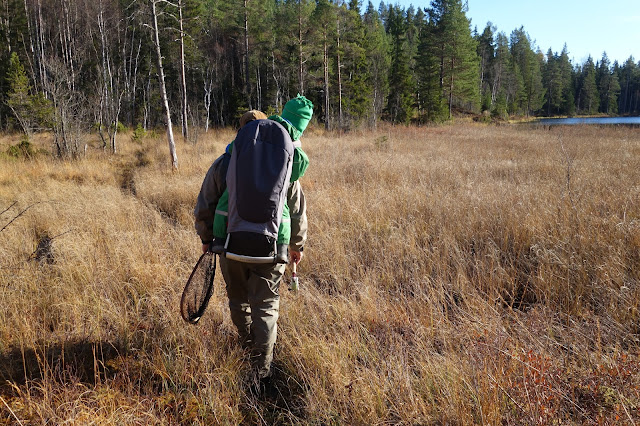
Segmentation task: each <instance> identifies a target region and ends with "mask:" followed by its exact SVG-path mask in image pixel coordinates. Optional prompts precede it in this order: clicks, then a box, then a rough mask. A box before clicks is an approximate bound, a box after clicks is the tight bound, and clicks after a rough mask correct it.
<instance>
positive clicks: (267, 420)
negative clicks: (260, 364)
mask: <svg viewBox="0 0 640 426" xmlns="http://www.w3.org/2000/svg"><path fill="white" fill-rule="evenodd" d="M288 367H289V366H288V365H285V364H283V363H280V362H278V361H277V360H276V361H274V363H273V365H272V367H271V369H272V372H273V375H272V377H271V378H270V379H269V380H268V381H267V382H263V383H261V385H260V386H259V388H252V389H250V390H249V391H248V392H247V395H248V396H249V398H248V400H247V401H246V403H245V404H244V405H243V412H244V414H245V419H246V420H247V421H249V422H250V423H254V424H269V425H281V424H287V425H288V424H296V423H300V422H304V421H305V418H306V412H305V406H306V403H305V401H306V395H307V393H308V391H309V389H308V386H307V385H306V384H305V383H304V382H303V380H302V378H301V377H299V376H298V375H297V373H296V372H295V371H292V370H291V369H290V368H288Z"/></svg>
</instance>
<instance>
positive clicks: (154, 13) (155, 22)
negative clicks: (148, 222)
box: [151, 0, 178, 170]
mask: <svg viewBox="0 0 640 426" xmlns="http://www.w3.org/2000/svg"><path fill="white" fill-rule="evenodd" d="M158 1H159V0H151V14H152V18H153V36H154V43H155V45H156V56H157V58H158V79H159V80H160V92H161V94H162V103H163V105H164V110H165V113H166V116H167V139H168V141H169V154H170V155H171V167H173V169H174V170H177V169H178V155H177V154H176V143H175V141H174V139H173V128H172V124H171V111H170V110H169V99H168V98H167V87H166V85H165V82H164V69H163V68H162V52H161V51H160V36H159V30H158V13H157V10H156V3H157V2H158Z"/></svg>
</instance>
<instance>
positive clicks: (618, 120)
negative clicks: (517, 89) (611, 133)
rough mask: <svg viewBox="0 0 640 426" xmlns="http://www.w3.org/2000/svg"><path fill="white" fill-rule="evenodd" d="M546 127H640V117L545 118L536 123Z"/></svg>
mask: <svg viewBox="0 0 640 426" xmlns="http://www.w3.org/2000/svg"><path fill="white" fill-rule="evenodd" d="M536 123H538V124H544V125H545V126H553V125H560V124H561V125H574V124H598V125H609V124H618V125H626V126H640V117H582V118H543V119H540V120H538V121H536Z"/></svg>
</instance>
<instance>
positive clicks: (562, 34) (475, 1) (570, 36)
mask: <svg viewBox="0 0 640 426" xmlns="http://www.w3.org/2000/svg"><path fill="white" fill-rule="evenodd" d="M468 2H469V11H468V12H467V17H468V18H470V19H471V28H472V29H473V27H475V26H477V27H478V31H480V32H481V31H482V30H483V29H484V27H485V26H486V24H487V21H491V22H492V23H493V25H494V26H496V27H497V30H498V31H502V32H504V33H506V34H507V36H509V34H511V31H513V30H514V29H516V28H520V26H524V29H525V31H526V32H527V33H528V34H529V36H530V37H531V38H532V39H533V40H534V41H535V44H536V45H537V46H538V47H540V49H541V50H542V51H543V52H544V53H547V50H549V48H551V50H553V51H554V52H558V53H560V52H561V51H562V47H563V45H564V43H566V44H567V49H568V50H569V58H571V59H572V61H573V63H574V64H580V63H582V62H584V61H585V60H586V59H587V57H588V56H589V55H591V56H592V57H593V58H594V61H598V60H600V58H602V52H604V51H606V52H607V56H608V57H609V59H610V60H611V63H613V61H614V60H618V62H620V63H623V62H624V61H626V60H627V59H628V58H629V56H630V55H633V58H634V59H635V62H636V63H637V62H638V61H640V0H605V1H602V0H568V1H567V0H537V1H535V2H533V1H519V0H493V1H490V0H468ZM366 3H367V2H365V4H366ZM391 3H394V4H399V5H400V6H403V7H408V6H409V5H410V4H413V6H414V7H416V8H418V7H421V8H424V7H428V6H429V4H430V3H431V2H430V0H419V1H410V0H398V1H391ZM373 4H374V5H376V6H377V4H379V2H375V1H374V2H373Z"/></svg>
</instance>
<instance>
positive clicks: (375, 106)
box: [363, 1, 391, 127]
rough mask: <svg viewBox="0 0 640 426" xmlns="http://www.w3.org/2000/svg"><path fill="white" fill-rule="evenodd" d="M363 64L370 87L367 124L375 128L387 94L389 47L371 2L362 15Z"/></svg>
mask: <svg viewBox="0 0 640 426" xmlns="http://www.w3.org/2000/svg"><path fill="white" fill-rule="evenodd" d="M363 20H364V27H365V40H364V41H365V46H364V51H365V55H366V57H365V63H366V66H367V68H368V70H369V72H368V73H367V77H368V81H367V84H368V85H369V87H371V103H370V113H369V114H368V117H369V123H370V125H371V126H372V127H375V126H376V124H377V122H378V119H379V117H380V116H381V115H382V112H383V110H384V107H385V105H386V101H387V94H388V93H389V69H390V68H391V56H390V51H391V49H390V45H389V39H388V37H387V34H386V31H385V28H384V24H383V22H382V19H381V18H380V14H379V13H378V12H377V11H376V10H375V8H374V7H373V4H372V3H371V1H369V5H368V6H367V10H366V11H365V13H364V17H363Z"/></svg>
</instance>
